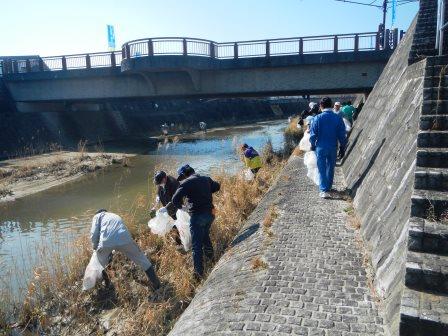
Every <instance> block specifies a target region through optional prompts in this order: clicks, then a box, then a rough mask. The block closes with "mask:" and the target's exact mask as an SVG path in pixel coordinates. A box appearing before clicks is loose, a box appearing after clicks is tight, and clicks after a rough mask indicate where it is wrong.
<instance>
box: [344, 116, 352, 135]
mask: <svg viewBox="0 0 448 336" xmlns="http://www.w3.org/2000/svg"><path fill="white" fill-rule="evenodd" d="M342 120H344V125H345V131H346V132H347V133H348V132H350V131H351V130H352V124H350V121H348V120H347V119H345V118H342Z"/></svg>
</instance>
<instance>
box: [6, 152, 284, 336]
mask: <svg viewBox="0 0 448 336" xmlns="http://www.w3.org/2000/svg"><path fill="white" fill-rule="evenodd" d="M263 155H264V161H265V162H266V164H265V165H264V167H263V168H261V169H260V171H259V172H258V173H257V175H256V178H255V179H254V180H253V181H246V180H245V179H244V177H243V174H237V175H230V174H228V173H227V172H225V171H224V170H221V171H218V172H216V173H214V174H213V178H214V179H215V180H217V181H218V182H219V183H220V184H221V191H220V192H218V193H217V194H216V195H215V196H214V204H215V207H216V219H215V221H214V223H213V225H212V230H211V239H212V242H213V245H214V250H215V258H214V259H215V261H217V260H218V259H219V258H220V257H221V256H222V255H223V254H224V253H225V251H226V250H227V249H228V248H229V246H230V243H231V242H232V240H233V239H234V237H235V235H236V234H237V233H238V231H239V230H240V228H241V226H242V224H243V223H244V221H245V220H246V219H247V217H248V216H249V215H250V213H251V212H252V211H253V209H254V208H255V207H256V206H257V204H258V202H259V200H260V199H261V197H262V196H263V195H264V193H265V192H266V191H267V190H268V188H269V187H270V186H271V185H272V183H273V182H274V179H275V177H276V175H277V173H278V172H279V171H280V169H281V168H282V166H283V160H282V158H280V157H279V156H278V155H275V154H274V153H273V152H272V147H270V149H269V148H268V149H266V150H264V151H263ZM266 155H269V159H267V157H266ZM168 170H169V169H168ZM149 204H150V199H149V198H148V197H146V196H144V195H140V196H138V197H137V198H136V199H135V201H134V202H133V205H132V206H131V207H130V208H128V209H122V210H121V211H120V212H119V213H120V215H121V216H122V218H123V219H124V221H125V223H126V224H127V226H128V227H137V230H136V232H134V239H135V240H136V242H137V243H138V245H139V246H140V248H141V249H142V251H144V252H145V254H146V255H148V256H149V257H150V259H151V261H152V263H153V264H154V265H155V267H156V271H157V274H158V275H159V277H160V279H161V282H162V287H161V289H159V290H158V291H157V292H155V293H153V292H152V291H151V290H150V289H149V288H148V287H147V286H146V277H145V274H144V273H143V272H142V271H141V270H140V269H139V268H138V267H137V266H135V265H133V264H131V263H130V262H129V261H128V260H126V258H125V257H124V256H123V255H121V254H120V253H117V254H115V255H114V257H113V260H112V262H111V264H110V265H109V266H108V268H107V272H108V274H109V277H110V279H111V281H112V283H113V288H106V287H104V286H103V285H97V286H96V287H95V288H94V289H93V290H92V291H89V292H83V291H81V286H82V277H83V273H84V269H85V266H86V265H87V263H88V260H89V258H90V255H91V247H90V242H89V240H88V237H87V236H82V237H80V238H78V239H77V240H75V241H74V242H73V243H72V244H70V245H67V248H69V249H70V253H69V254H68V255H67V254H66V256H64V257H62V256H61V255H57V254H54V255H51V256H49V255H42V258H50V260H52V262H51V264H50V265H45V266H43V267H40V268H37V269H36V270H35V271H34V276H33V279H32V281H30V283H29V286H28V288H27V293H26V296H25V299H24V301H23V303H22V304H21V305H20V307H19V311H18V313H17V314H16V319H17V326H18V328H20V329H22V330H25V329H26V330H28V331H31V332H38V331H43V332H50V333H57V334H60V335H70V334H89V333H92V332H93V333H101V332H104V331H105V329H106V328H105V326H104V324H103V323H102V321H103V318H104V314H106V313H107V312H110V311H111V309H116V310H117V311H118V312H119V313H118V314H119V321H120V323H117V324H115V325H113V326H112V328H114V332H116V333H117V334H132V335H148V334H149V335H162V334H166V333H168V332H169V330H170V329H171V328H172V326H173V324H174V323H175V321H176V320H177V318H178V317H179V316H180V314H181V313H182V312H183V311H184V310H185V308H186V307H187V306H188V304H189V303H190V301H191V300H192V298H193V296H194V292H195V289H196V288H197V287H198V286H200V285H201V283H197V282H196V281H195V280H194V278H193V272H192V270H193V265H192V257H191V252H188V253H181V252H179V251H178V250H177V249H176V247H175V245H174V244H173V243H172V241H171V240H170V239H169V238H168V237H164V238H162V237H159V236H156V235H153V234H151V232H150V231H149V229H148V228H147V226H146V225H145V223H144V222H143V223H142V221H143V220H144V219H145V218H146V220H147V215H146V214H147V211H148V206H149ZM142 224H143V225H142ZM213 265H214V263H213V262H209V263H207V264H206V274H207V273H208V272H210V270H211V269H212V267H213ZM260 265H261V264H260ZM260 265H259V263H258V262H257V263H256V268H259V267H261V266H262V265H261V266H260ZM6 320H8V319H7V318H6V317H5V313H4V312H2V311H0V323H3V322H2V321H6Z"/></svg>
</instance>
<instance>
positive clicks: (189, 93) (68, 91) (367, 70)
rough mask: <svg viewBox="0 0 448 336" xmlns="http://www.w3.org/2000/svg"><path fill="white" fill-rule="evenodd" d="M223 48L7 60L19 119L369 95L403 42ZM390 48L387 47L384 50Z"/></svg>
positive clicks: (205, 44)
mask: <svg viewBox="0 0 448 336" xmlns="http://www.w3.org/2000/svg"><path fill="white" fill-rule="evenodd" d="M385 36H387V38H386V39H385V40H384V39H383V38H382V37H381V36H380V34H379V33H377V32H370V33H357V34H342V35H330V36H309V37H297V38H285V39H271V40H257V41H240V42H225V43H216V42H214V41H209V40H202V39H192V38H148V39H141V40H136V41H131V42H128V43H125V44H124V45H123V48H122V50H121V51H118V52H103V53H93V54H79V55H66V56H55V57H42V58H40V57H32V58H26V57H23V58H20V57H16V58H12V59H5V60H3V61H2V60H1V58H0V65H1V72H0V75H1V76H2V77H3V81H4V83H5V85H6V87H7V89H8V90H9V93H10V96H11V97H12V100H13V101H14V102H15V103H16V105H17V108H18V110H19V111H24V112H30V111H43V110H45V111H52V110H55V111H56V110H60V109H61V104H67V103H76V102H78V103H79V102H87V103H88V102H89V101H90V102H95V101H104V100H108V99H113V98H165V97H167V98H168V97H171V98H172V97H236V96H272V95H300V94H323V93H365V92H369V91H370V90H371V89H372V88H373V86H374V85H375V83H376V81H377V80H378V78H379V76H380V74H381V72H382V70H383V68H384V66H385V64H386V63H387V61H388V59H389V57H390V56H391V54H392V52H393V50H394V49H395V47H396V46H397V44H398V42H399V40H400V39H401V38H402V36H403V32H402V31H401V32H400V33H399V32H398V30H394V31H391V32H389V31H388V32H387V34H386V35H385ZM383 46H384V47H383Z"/></svg>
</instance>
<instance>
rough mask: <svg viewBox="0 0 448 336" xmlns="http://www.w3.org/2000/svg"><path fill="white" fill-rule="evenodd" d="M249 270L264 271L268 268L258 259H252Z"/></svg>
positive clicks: (264, 262)
mask: <svg viewBox="0 0 448 336" xmlns="http://www.w3.org/2000/svg"><path fill="white" fill-rule="evenodd" d="M250 268H251V269H252V271H256V270H259V269H266V268H268V264H267V263H266V261H264V260H263V259H261V258H260V257H254V258H253V259H252V260H251V262H250Z"/></svg>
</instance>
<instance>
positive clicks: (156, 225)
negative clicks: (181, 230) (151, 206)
mask: <svg viewBox="0 0 448 336" xmlns="http://www.w3.org/2000/svg"><path fill="white" fill-rule="evenodd" d="M148 226H149V228H150V229H151V232H152V233H154V234H156V235H159V236H162V237H163V236H165V235H166V234H167V233H168V232H170V230H171V229H172V228H173V226H174V219H172V218H171V217H170V215H168V213H167V212H160V209H159V210H157V212H156V216H155V217H154V218H153V219H150V220H149V222H148Z"/></svg>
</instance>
